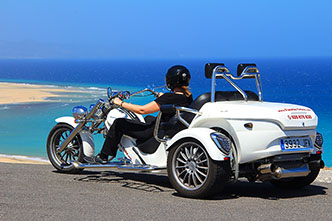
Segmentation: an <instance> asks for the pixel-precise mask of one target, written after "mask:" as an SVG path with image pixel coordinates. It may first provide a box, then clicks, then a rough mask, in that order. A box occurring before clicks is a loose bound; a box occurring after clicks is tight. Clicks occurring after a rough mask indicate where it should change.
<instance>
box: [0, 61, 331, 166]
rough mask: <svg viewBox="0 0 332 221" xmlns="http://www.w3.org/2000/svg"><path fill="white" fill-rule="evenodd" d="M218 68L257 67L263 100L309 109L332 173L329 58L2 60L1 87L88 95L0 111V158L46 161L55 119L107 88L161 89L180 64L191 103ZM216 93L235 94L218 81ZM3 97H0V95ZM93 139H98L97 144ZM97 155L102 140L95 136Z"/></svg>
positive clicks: (91, 100)
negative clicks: (208, 72)
mask: <svg viewBox="0 0 332 221" xmlns="http://www.w3.org/2000/svg"><path fill="white" fill-rule="evenodd" d="M208 62H220V63H225V65H226V66H227V67H228V68H229V69H230V70H231V72H232V73H233V74H234V75H235V74H236V66H237V64H238V63H241V62H242V63H256V64H257V67H258V69H259V70H260V73H261V78H262V85H263V100H264V101H271V102H281V103H292V104H299V105H304V106H307V107H309V108H311V109H313V110H314V111H315V113H316V114H317V115H318V118H319V123H318V128H317V130H318V131H319V132H320V133H322V134H323V137H324V145H323V147H324V153H323V159H324V161H325V163H326V165H327V166H329V167H332V150H331V149H330V148H329V147H330V146H331V145H332V126H331V121H332V109H331V107H332V99H330V94H332V93H331V92H332V88H331V87H330V85H331V83H332V79H331V78H332V58H284V59H282V58H276V59H272V58H266V59H262V58H261V59H244V60H240V59H220V61H218V60H216V59H212V60H204V59H196V60H190V59H183V60H178V61H176V60H127V61H122V60H48V59H47V60H45V59H0V82H12V83H25V84H37V85H43V86H48V87H56V88H67V89H82V90H84V91H86V94H84V96H82V94H76V93H63V94H61V95H62V96H61V97H58V98H52V99H54V100H52V99H49V102H40V103H24V104H5V105H0V116H1V118H0V140H1V144H0V154H2V155H22V156H28V157H33V158H42V159H46V158H47V154H46V140H47V135H48V133H49V131H50V130H51V129H52V127H53V126H54V125H55V119H56V118H58V117H61V116H71V110H72V108H73V107H74V106H76V105H84V106H89V105H90V104H92V103H95V102H96V101H97V100H98V99H99V98H105V97H106V88H107V87H112V88H114V89H126V90H129V91H137V90H139V89H142V88H146V87H151V88H152V87H155V86H160V85H163V84H164V76H165V73H166V71H167V69H168V68H169V67H170V66H172V65H175V64H182V65H185V66H186V67H188V69H189V70H190V71H191V75H192V81H191V84H190V87H191V91H192V93H193V96H194V98H195V97H197V96H199V95H200V94H202V93H205V92H209V91H210V89H211V81H210V80H209V79H205V76H204V64H205V63H208ZM239 85H240V87H243V88H244V89H249V90H252V91H256V85H255V82H254V81H253V80H243V82H242V81H241V82H240V83H239ZM217 88H218V89H219V90H233V89H232V88H231V87H230V86H229V85H228V84H227V83H226V82H225V81H218V82H217ZM0 96H1V95H0ZM153 99H154V98H153V97H137V98H133V99H132V102H134V103H139V104H144V103H146V102H149V101H151V100H153ZM96 137H97V138H96ZM95 138H96V139H95V140H96V153H97V152H98V151H99V150H100V148H101V146H102V143H103V138H102V136H101V135H97V136H95Z"/></svg>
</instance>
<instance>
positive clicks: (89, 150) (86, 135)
mask: <svg viewBox="0 0 332 221" xmlns="http://www.w3.org/2000/svg"><path fill="white" fill-rule="evenodd" d="M55 121H56V122H57V123H65V124H69V125H70V126H72V127H74V128H75V127H76V126H77V125H78V124H77V123H75V118H73V117H59V118H57V119H55ZM79 134H80V136H81V139H82V143H83V153H84V155H85V156H88V157H93V156H94V155H95V142H94V140H93V137H92V134H91V133H90V132H89V131H87V130H82V131H81V132H80V133H79Z"/></svg>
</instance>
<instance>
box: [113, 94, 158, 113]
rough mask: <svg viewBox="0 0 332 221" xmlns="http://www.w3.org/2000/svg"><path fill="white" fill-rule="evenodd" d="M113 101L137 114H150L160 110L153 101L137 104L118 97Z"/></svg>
mask: <svg viewBox="0 0 332 221" xmlns="http://www.w3.org/2000/svg"><path fill="white" fill-rule="evenodd" d="M114 103H115V104H117V105H119V106H122V107H123V108H125V109H127V110H130V111H132V112H135V113H137V114H151V113H154V112H157V111H159V110H160V107H159V105H158V104H157V102H155V101H152V102H150V103H148V104H145V105H137V104H131V103H126V102H123V101H121V100H120V99H118V98H115V99H114Z"/></svg>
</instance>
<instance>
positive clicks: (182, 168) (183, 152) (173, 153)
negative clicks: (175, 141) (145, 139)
mask: <svg viewBox="0 0 332 221" xmlns="http://www.w3.org/2000/svg"><path fill="white" fill-rule="evenodd" d="M167 172H168V176H169V179H170V182H171V184H172V185H173V187H174V188H175V189H176V191H177V192H178V193H179V194H180V195H182V196H184V197H190V198H206V197H209V196H211V195H212V194H214V193H216V192H219V191H221V190H222V189H223V187H224V185H225V183H226V182H227V181H228V180H229V173H227V172H226V170H225V166H224V165H223V162H215V161H213V160H212V159H211V158H210V157H209V155H208V153H207V151H206V150H205V148H204V147H203V145H201V144H200V143H199V142H197V141H187V142H184V143H181V144H180V145H177V146H175V147H173V148H172V149H171V150H170V152H169V154H168V159H167Z"/></svg>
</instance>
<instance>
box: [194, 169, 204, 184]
mask: <svg viewBox="0 0 332 221" xmlns="http://www.w3.org/2000/svg"><path fill="white" fill-rule="evenodd" d="M194 175H195V177H196V178H197V179H198V181H199V182H200V183H203V180H202V179H201V178H200V177H199V175H198V174H197V173H196V171H195V172H194Z"/></svg>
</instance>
